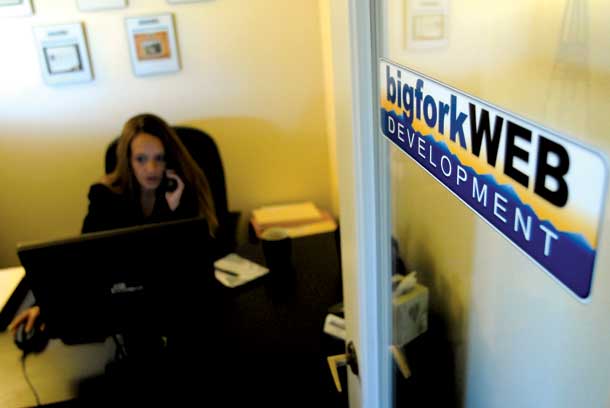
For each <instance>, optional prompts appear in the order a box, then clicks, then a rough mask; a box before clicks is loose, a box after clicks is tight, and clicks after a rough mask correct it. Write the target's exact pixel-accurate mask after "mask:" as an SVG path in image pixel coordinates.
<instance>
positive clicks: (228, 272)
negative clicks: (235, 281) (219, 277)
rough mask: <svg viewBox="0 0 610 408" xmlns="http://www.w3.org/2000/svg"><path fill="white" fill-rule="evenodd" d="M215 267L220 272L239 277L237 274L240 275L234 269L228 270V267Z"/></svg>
mask: <svg viewBox="0 0 610 408" xmlns="http://www.w3.org/2000/svg"><path fill="white" fill-rule="evenodd" d="M215 268H216V270H217V271H218V272H223V273H226V274H227V275H231V276H236V277H237V276H239V274H238V273H236V272H233V271H227V270H226V269H222V268H219V267H217V266H215Z"/></svg>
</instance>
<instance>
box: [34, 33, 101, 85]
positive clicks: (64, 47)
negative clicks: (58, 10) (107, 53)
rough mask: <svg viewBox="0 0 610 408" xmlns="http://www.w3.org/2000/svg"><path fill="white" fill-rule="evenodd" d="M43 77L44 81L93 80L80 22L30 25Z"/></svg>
mask: <svg viewBox="0 0 610 408" xmlns="http://www.w3.org/2000/svg"><path fill="white" fill-rule="evenodd" d="M34 37H35V39H36V42H37V48H38V55H39V58H40V65H41V70H42V76H43V78H44V81H45V83H46V84H48V85H63V84H75V83H81V82H89V81H92V80H93V72H92V70H91V63H90V61H89V49H88V47H87V41H86V39H85V32H84V27H83V24H82V23H74V24H58V25H49V26H39V27H34Z"/></svg>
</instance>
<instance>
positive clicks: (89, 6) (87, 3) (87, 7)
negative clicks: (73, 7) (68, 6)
mask: <svg viewBox="0 0 610 408" xmlns="http://www.w3.org/2000/svg"><path fill="white" fill-rule="evenodd" d="M77 1H78V8H79V10H81V11H97V10H107V9H118V8H125V7H127V0H77Z"/></svg>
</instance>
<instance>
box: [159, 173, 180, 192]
mask: <svg viewBox="0 0 610 408" xmlns="http://www.w3.org/2000/svg"><path fill="white" fill-rule="evenodd" d="M177 188H178V182H177V181H176V180H174V179H173V178H169V177H166V176H165V175H164V176H163V180H162V181H161V189H162V190H163V191H166V192H168V193H171V192H173V191H175V190H176V189H177Z"/></svg>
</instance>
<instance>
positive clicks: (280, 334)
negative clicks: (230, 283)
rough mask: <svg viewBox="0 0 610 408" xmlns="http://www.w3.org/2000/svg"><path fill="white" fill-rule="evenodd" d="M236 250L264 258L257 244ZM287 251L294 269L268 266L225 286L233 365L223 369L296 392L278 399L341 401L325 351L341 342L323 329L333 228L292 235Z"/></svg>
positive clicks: (332, 297) (337, 292) (335, 282)
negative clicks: (259, 275) (259, 274)
mask: <svg viewBox="0 0 610 408" xmlns="http://www.w3.org/2000/svg"><path fill="white" fill-rule="evenodd" d="M238 252H240V253H241V254H242V255H243V256H244V257H247V258H249V259H252V260H254V261H256V262H259V263H264V261H263V256H262V253H261V249H260V246H259V245H250V246H246V247H242V248H240V250H239V251H238ZM292 253H293V263H294V270H293V271H271V272H270V274H269V275H267V276H264V277H263V278H260V279H259V280H258V281H254V282H251V283H249V284H246V285H245V286H244V287H238V288H235V289H230V290H227V294H228V297H227V298H226V299H225V304H224V308H225V309H224V313H223V321H224V322H225V323H226V324H225V325H224V326H223V338H224V340H225V342H226V343H225V345H226V346H227V347H228V351H229V352H231V353H232V354H233V358H232V359H231V364H232V365H233V366H234V367H235V366H239V367H240V368H239V369H235V370H230V371H229V373H231V372H232V373H233V375H234V376H236V379H239V381H240V383H242V384H244V383H246V382H251V383H252V389H256V390H261V389H262V390H265V391H266V392H275V393H278V394H280V395H283V396H284V397H285V396H286V395H288V396H292V398H293V399H296V400H298V401H292V402H290V401H284V404H285V406H291V404H294V403H295V402H300V403H302V404H303V405H306V404H304V402H305V401H308V402H310V403H311V406H320V405H323V406H326V405H327V403H328V402H329V401H332V402H333V403H332V404H328V405H332V406H341V405H340V404H339V402H340V398H339V397H341V396H340V395H338V394H337V392H336V390H335V388H334V384H333V382H332V378H331V375H330V372H329V369H328V365H327V362H326V357H327V356H328V355H332V354H338V353H342V352H344V346H343V344H342V342H339V341H336V340H334V339H332V338H331V337H330V336H329V335H327V334H324V333H323V331H322V329H323V325H324V319H325V317H326V314H327V312H328V308H329V307H330V306H332V305H334V304H336V303H337V302H339V301H340V300H341V299H342V283H341V270H340V265H339V257H338V249H337V244H336V239H335V234H334V233H325V234H319V235H314V236H307V237H302V238H296V239H294V240H293V248H292ZM280 398H281V397H280ZM259 402H261V403H266V404H268V403H269V400H268V399H266V398H265V399H261V400H259ZM256 405H259V404H256ZM278 405H279V404H278ZM293 406H294V405H293Z"/></svg>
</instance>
